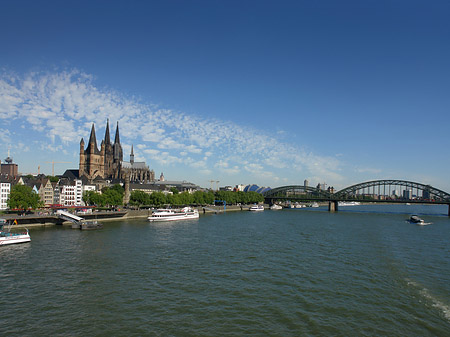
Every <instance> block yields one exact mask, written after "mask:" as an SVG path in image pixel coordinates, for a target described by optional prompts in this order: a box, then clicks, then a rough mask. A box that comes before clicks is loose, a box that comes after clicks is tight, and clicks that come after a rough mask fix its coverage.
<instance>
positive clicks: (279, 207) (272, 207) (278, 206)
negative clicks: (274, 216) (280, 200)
mask: <svg viewBox="0 0 450 337" xmlns="http://www.w3.org/2000/svg"><path fill="white" fill-rule="evenodd" d="M270 209H271V210H272V211H276V210H280V209H283V207H282V206H280V205H277V204H273V205H272V206H270Z"/></svg>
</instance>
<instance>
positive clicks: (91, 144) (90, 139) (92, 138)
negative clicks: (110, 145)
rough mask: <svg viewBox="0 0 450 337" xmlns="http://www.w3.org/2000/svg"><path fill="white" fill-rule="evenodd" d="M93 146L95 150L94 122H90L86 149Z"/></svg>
mask: <svg viewBox="0 0 450 337" xmlns="http://www.w3.org/2000/svg"><path fill="white" fill-rule="evenodd" d="M91 147H93V148H94V149H95V150H96V151H98V149H97V138H95V127H94V123H92V129H91V136H90V137H89V143H88V149H90V148H91Z"/></svg>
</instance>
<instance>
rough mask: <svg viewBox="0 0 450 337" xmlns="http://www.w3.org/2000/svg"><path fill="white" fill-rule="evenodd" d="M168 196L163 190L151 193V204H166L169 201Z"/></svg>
mask: <svg viewBox="0 0 450 337" xmlns="http://www.w3.org/2000/svg"><path fill="white" fill-rule="evenodd" d="M166 201H167V199H166V196H165V195H164V193H162V192H153V193H152V194H150V205H155V206H156V207H159V206H161V205H164V204H166V203H167V202H166Z"/></svg>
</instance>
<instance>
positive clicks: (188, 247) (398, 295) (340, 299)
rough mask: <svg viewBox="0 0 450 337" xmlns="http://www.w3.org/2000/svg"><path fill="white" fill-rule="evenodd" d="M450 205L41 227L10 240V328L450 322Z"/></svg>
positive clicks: (71, 330)
mask: <svg viewBox="0 0 450 337" xmlns="http://www.w3.org/2000/svg"><path fill="white" fill-rule="evenodd" d="M447 212H448V210H447V207H444V206H414V205H413V206H404V205H403V206H396V205H381V206H378V205H373V206H353V207H341V208H340V209H339V212H337V213H329V212H326V211H325V210H324V209H322V208H319V209H308V210H305V209H298V210H297V209H295V210H286V209H285V210H281V211H269V210H266V211H264V212H256V213H252V212H228V213H225V214H211V215H201V216H200V219H198V220H191V221H186V222H172V223H148V222H147V221H146V220H145V219H141V220H118V221H114V222H105V227H104V229H102V230H97V231H79V230H72V229H70V228H69V227H59V226H55V227H45V228H33V229H31V230H30V235H31V238H32V239H31V240H32V241H31V242H30V243H25V244H20V245H10V246H2V247H0V258H1V264H0V286H1V297H0V335H2V336H243V335H246V336H448V335H449V334H450V250H449V242H450V218H449V217H448V216H446V215H445V214H447ZM409 213H418V214H420V216H421V217H422V218H424V219H425V220H426V221H427V222H431V223H432V224H430V225H428V226H417V225H414V224H411V223H409V222H406V221H405V219H406V218H408V214H409Z"/></svg>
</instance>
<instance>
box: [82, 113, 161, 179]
mask: <svg viewBox="0 0 450 337" xmlns="http://www.w3.org/2000/svg"><path fill="white" fill-rule="evenodd" d="M84 146H85V143H84V139H83V138H81V141H80V165H79V173H78V174H79V177H80V178H82V177H86V178H87V179H88V180H89V181H91V182H92V181H94V179H104V180H111V181H124V180H128V179H129V181H130V182H135V183H148V182H152V181H154V180H155V172H154V171H153V170H150V169H149V167H148V166H147V165H146V163H145V162H135V161H134V153H133V146H132V147H131V154H130V161H129V162H126V161H124V160H123V151H122V146H121V145H120V137H119V122H117V128H116V135H115V139H114V143H113V144H112V143H111V140H110V135H109V120H108V121H107V122H106V131H105V139H103V140H102V142H101V144H100V150H99V149H98V147H97V139H96V137H95V127H94V124H92V129H91V135H90V137H89V143H88V145H87V147H86V149H85V148H84Z"/></svg>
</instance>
